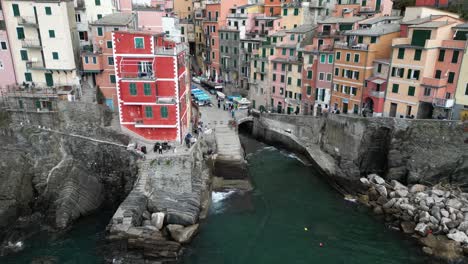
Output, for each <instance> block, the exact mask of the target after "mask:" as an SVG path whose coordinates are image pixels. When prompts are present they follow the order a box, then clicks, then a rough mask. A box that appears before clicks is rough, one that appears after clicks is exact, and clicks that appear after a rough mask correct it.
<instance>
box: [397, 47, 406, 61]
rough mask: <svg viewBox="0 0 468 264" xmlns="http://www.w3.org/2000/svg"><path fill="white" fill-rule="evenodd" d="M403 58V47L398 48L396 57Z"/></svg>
mask: <svg viewBox="0 0 468 264" xmlns="http://www.w3.org/2000/svg"><path fill="white" fill-rule="evenodd" d="M403 58H405V49H403V48H399V49H398V59H403Z"/></svg>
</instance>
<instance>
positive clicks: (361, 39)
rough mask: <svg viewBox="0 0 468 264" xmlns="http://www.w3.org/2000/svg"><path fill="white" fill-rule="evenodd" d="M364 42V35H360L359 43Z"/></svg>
mask: <svg viewBox="0 0 468 264" xmlns="http://www.w3.org/2000/svg"><path fill="white" fill-rule="evenodd" d="M363 42H364V37H363V36H358V43H360V44H361V43H363Z"/></svg>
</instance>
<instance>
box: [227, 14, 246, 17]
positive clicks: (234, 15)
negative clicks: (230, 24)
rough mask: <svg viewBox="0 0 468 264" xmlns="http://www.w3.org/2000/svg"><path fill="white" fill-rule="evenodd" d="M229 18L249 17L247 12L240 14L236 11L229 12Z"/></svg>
mask: <svg viewBox="0 0 468 264" xmlns="http://www.w3.org/2000/svg"><path fill="white" fill-rule="evenodd" d="M227 17H228V18H247V14H240V13H235V14H232V13H231V14H229V15H228V16H227Z"/></svg>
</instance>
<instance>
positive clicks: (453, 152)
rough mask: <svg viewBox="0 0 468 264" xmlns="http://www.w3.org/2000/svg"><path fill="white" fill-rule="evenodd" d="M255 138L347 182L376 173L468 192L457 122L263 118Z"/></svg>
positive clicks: (467, 163)
mask: <svg viewBox="0 0 468 264" xmlns="http://www.w3.org/2000/svg"><path fill="white" fill-rule="evenodd" d="M253 135H254V136H256V137H259V138H261V139H264V140H266V141H270V142H272V143H279V144H283V145H285V146H286V147H289V148H292V149H293V150H295V151H299V152H302V153H305V154H306V155H308V156H309V157H310V158H311V159H312V160H313V161H315V163H317V165H318V166H319V167H320V168H322V170H323V171H324V172H325V173H326V174H328V175H330V176H333V177H334V178H336V179H338V180H342V181H344V182H355V181H356V180H358V179H359V178H360V177H361V176H366V175H368V174H369V173H378V174H379V175H383V177H384V178H386V179H389V180H399V181H400V182H403V183H428V184H434V183H438V182H441V181H446V182H449V183H452V184H458V185H460V186H461V187H464V188H466V187H468V186H466V184H467V183H468V179H467V178H466V177H465V176H466V175H468V149H467V145H466V144H464V142H463V124H462V123H460V122H456V121H436V120H409V119H392V118H360V117H350V116H344V115H331V114H330V115H328V116H323V117H311V116H294V115H280V114H261V115H259V116H258V117H256V118H255V119H254V125H253ZM344 182H343V183H342V185H343V186H345V185H346V184H345V183H344ZM345 187H346V186H345Z"/></svg>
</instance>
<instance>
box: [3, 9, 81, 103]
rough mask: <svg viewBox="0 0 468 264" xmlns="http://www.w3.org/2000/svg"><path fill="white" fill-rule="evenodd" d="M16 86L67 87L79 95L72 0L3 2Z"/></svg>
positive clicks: (77, 46) (76, 43)
mask: <svg viewBox="0 0 468 264" xmlns="http://www.w3.org/2000/svg"><path fill="white" fill-rule="evenodd" d="M2 3H3V6H2V7H3V14H4V19H5V22H6V23H5V24H6V29H7V32H8V42H9V44H10V45H9V46H10V47H14V50H12V52H11V54H12V59H13V65H14V74H15V75H16V80H17V82H18V83H23V82H27V83H29V84H31V86H34V87H36V88H41V87H54V88H63V87H67V89H70V90H76V92H75V95H78V96H79V95H80V91H81V90H80V89H81V87H80V77H79V74H78V73H77V72H78V59H79V40H78V36H77V33H76V30H75V29H76V21H75V19H76V18H75V15H74V14H75V12H74V3H73V2H71V1H46V2H44V1H33V0H25V1H3V2H2Z"/></svg>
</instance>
